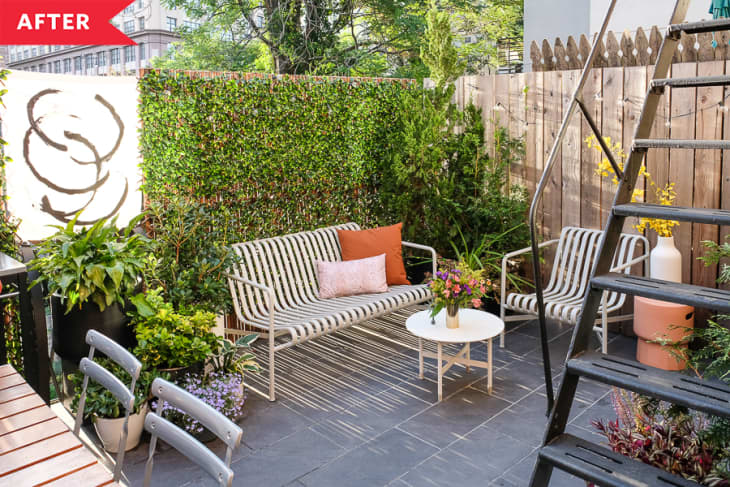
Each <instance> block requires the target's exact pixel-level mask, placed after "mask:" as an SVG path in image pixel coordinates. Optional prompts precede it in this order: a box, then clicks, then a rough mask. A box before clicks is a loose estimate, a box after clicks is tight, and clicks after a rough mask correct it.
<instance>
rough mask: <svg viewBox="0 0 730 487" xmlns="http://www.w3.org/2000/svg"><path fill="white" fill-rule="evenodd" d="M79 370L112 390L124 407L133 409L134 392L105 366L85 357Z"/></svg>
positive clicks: (129, 409)
mask: <svg viewBox="0 0 730 487" xmlns="http://www.w3.org/2000/svg"><path fill="white" fill-rule="evenodd" d="M79 370H80V371H81V372H82V373H83V374H84V375H85V376H87V377H89V378H91V379H94V380H95V381H96V382H98V383H99V384H101V385H102V386H104V388H106V389H107V390H108V391H109V392H111V393H112V395H113V396H114V397H116V398H117V400H118V401H119V402H120V403H122V406H124V409H126V410H128V411H131V410H132V409H133V408H134V394H132V392H131V391H130V390H129V386H127V385H125V384H124V382H122V381H121V380H119V379H118V378H117V376H115V375H114V374H112V373H111V372H109V371H108V370H106V369H105V368H104V367H102V366H101V365H99V364H97V363H96V362H92V361H91V360H89V359H88V358H86V357H84V358H82V359H81V363H80V364H79Z"/></svg>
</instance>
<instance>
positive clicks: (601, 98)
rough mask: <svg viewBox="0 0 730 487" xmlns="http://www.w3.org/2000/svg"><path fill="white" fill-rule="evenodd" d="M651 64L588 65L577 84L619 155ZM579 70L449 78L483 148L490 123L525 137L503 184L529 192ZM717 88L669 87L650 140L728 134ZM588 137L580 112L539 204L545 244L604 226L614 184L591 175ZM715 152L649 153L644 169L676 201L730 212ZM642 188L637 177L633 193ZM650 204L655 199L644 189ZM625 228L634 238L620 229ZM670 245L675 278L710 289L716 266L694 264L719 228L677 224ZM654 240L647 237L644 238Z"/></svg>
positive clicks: (685, 70) (696, 65)
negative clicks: (676, 253) (476, 114)
mask: <svg viewBox="0 0 730 487" xmlns="http://www.w3.org/2000/svg"><path fill="white" fill-rule="evenodd" d="M652 70H653V67H652V66H648V67H647V66H638V67H610V68H609V67H607V68H600V69H595V70H593V72H592V73H591V75H590V79H589V80H588V83H587V85H586V87H585V91H584V99H585V100H586V102H587V104H588V106H589V107H590V110H591V112H592V113H593V114H594V116H595V118H596V121H597V123H598V124H599V126H600V127H601V129H602V132H603V134H604V136H610V137H611V138H612V139H613V140H614V141H621V142H622V144H623V147H624V148H625V150H627V151H628V148H629V147H630V145H631V142H632V139H633V132H634V129H635V127H636V124H637V122H638V116H639V113H640V110H641V106H642V103H643V101H644V97H645V95H646V91H647V80H648V79H650V76H651V73H652ZM672 72H673V76H677V77H679V76H683V77H688V76H696V75H699V76H711V75H722V74H724V73H725V72H728V73H730V64H728V63H727V62H726V61H711V62H693V63H682V64H675V65H674V66H673V67H672ZM579 76H580V71H578V70H568V71H552V72H537V73H524V74H508V75H493V76H466V77H462V78H460V79H459V80H458V81H457V92H456V98H457V102H458V103H459V104H460V105H462V106H463V105H464V103H468V102H469V100H472V101H473V102H474V103H475V104H477V105H479V106H480V107H482V109H483V111H484V114H483V116H484V120H485V123H486V132H487V138H488V140H489V142H488V143H489V144H490V145H491V144H493V140H491V139H492V134H493V129H494V125H495V123H500V124H503V125H508V126H509V130H510V132H511V134H512V135H517V136H522V137H524V140H525V143H526V157H525V160H524V161H523V163H522V164H515V165H513V166H512V168H511V180H512V181H513V182H514V183H516V184H524V185H526V186H527V188H528V189H529V191H530V192H531V193H534V190H535V185H536V181H537V180H539V178H540V175H541V174H542V169H543V162H544V161H545V160H546V159H547V156H548V154H549V152H550V149H551V147H552V143H553V140H554V138H555V135H556V133H557V131H558V129H559V127H560V124H561V121H562V117H563V109H564V107H566V106H567V105H568V103H569V102H570V99H571V96H572V93H573V91H574V90H575V87H576V86H577V83H578V78H579ZM727 96H728V95H726V94H725V93H724V91H723V88H722V87H719V88H702V89H688V90H681V91H679V90H677V91H675V92H674V93H672V92H671V91H670V90H668V91H667V95H666V96H664V97H663V99H662V102H661V104H660V106H659V112H658V118H657V121H656V123H655V126H654V129H653V135H652V137H656V138H669V137H672V138H684V139H692V138H697V139H723V138H728V137H730V115H729V114H728V110H727V107H726V106H725V102H724V100H725V99H726V98H727ZM589 135H591V131H590V128H589V127H588V124H587V123H586V122H585V121H584V120H583V117H581V116H580V114H579V113H578V112H576V115H575V117H574V119H573V120H572V123H571V125H570V128H569V130H568V133H567V137H566V139H565V141H564V144H563V148H562V153H561V155H560V156H559V158H558V164H557V165H556V167H555V170H554V172H553V175H552V177H551V179H550V182H549V185H548V188H547V191H546V192H545V195H544V199H543V212H542V213H541V214H542V230H543V233H544V236H545V237H546V238H553V237H555V236H556V235H558V234H559V232H560V229H561V228H562V227H563V226H566V225H578V226H583V227H588V228H602V227H603V225H604V224H605V222H606V218H607V216H608V213H609V210H610V207H611V202H612V198H613V195H614V191H615V188H614V186H613V184H612V183H611V181H608V180H604V181H602V180H601V178H600V177H599V176H598V175H596V173H595V168H596V164H597V162H599V159H600V157H601V156H600V154H599V153H598V152H597V151H595V150H594V149H589V148H588V147H587V146H586V144H585V142H584V141H585V138H586V137H588V136H589ZM722 152H723V151H697V152H696V154H693V152H692V151H687V150H671V151H670V150H651V151H649V156H648V161H647V165H648V167H647V169H648V171H649V173H650V174H651V175H652V176H653V177H654V179H655V181H656V183H657V185H659V186H663V185H664V184H665V183H666V182H667V181H671V182H674V183H675V184H676V191H677V194H678V196H677V200H676V203H675V204H676V205H681V206H695V207H705V208H730V153H729V154H723V153H722ZM644 185H645V183H644V181H643V178H642V180H641V181H640V182H639V187H640V188H641V187H643V186H644ZM647 197H648V198H649V200H650V201H652V200H653V199H652V198H653V195H651V194H648V193H647ZM625 231H628V232H635V230H634V229H633V228H630V227H629V226H628V225H627V228H626V229H625ZM674 233H675V240H676V242H677V247H678V248H679V249H680V251H681V252H682V255H683V256H684V264H683V269H682V272H683V280H684V282H691V283H694V284H699V285H703V286H710V287H714V286H715V279H716V277H717V268H716V267H714V266H713V267H705V266H704V264H703V263H702V262H699V261H697V258H698V257H700V256H701V255H702V254H703V248H702V246H701V241H703V240H714V241H717V240H718V239H720V238H723V239H724V238H725V236H726V235H727V234H728V229H727V228H720V229H719V228H718V227H717V226H712V225H700V224H692V223H682V224H681V225H680V226H679V227H678V228H676V229H675V232H674ZM647 236H648V237H649V238H650V240H652V243H654V241H655V240H656V238H655V235H654V234H653V232H648V235H647Z"/></svg>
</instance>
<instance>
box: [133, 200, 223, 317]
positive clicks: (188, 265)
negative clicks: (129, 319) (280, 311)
mask: <svg viewBox="0 0 730 487" xmlns="http://www.w3.org/2000/svg"><path fill="white" fill-rule="evenodd" d="M147 214H148V220H147V223H148V224H149V226H150V227H151V228H152V231H153V234H154V240H153V242H152V248H153V253H152V255H153V256H154V257H151V258H150V260H149V261H148V264H149V265H148V267H147V269H146V272H145V276H146V280H147V286H148V287H149V288H155V287H161V288H162V289H163V290H164V294H165V298H166V299H167V300H168V301H169V302H170V303H172V305H173V306H174V307H175V309H191V308H193V307H199V308H201V309H203V310H205V311H212V312H216V313H224V312H226V311H228V310H229V308H230V306H231V299H230V293H229V291H228V284H227V282H226V278H225V272H226V271H227V270H228V269H230V267H231V266H232V265H233V264H234V263H235V262H236V261H237V257H236V254H235V253H234V252H233V249H232V248H231V247H230V246H227V245H225V243H226V242H227V241H229V240H231V239H232V238H233V237H231V236H230V235H229V233H230V232H231V230H232V227H233V216H232V215H231V214H230V212H228V211H227V210H226V208H221V209H220V211H218V212H216V213H214V212H212V211H210V209H209V207H207V206H206V205H203V204H201V203H200V202H198V201H196V200H194V199H192V198H190V197H187V196H182V195H180V194H178V193H170V194H169V195H168V196H166V197H164V198H160V200H158V201H156V202H153V203H152V204H151V205H150V206H149V208H148V213H147Z"/></svg>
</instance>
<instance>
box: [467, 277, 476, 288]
mask: <svg viewBox="0 0 730 487" xmlns="http://www.w3.org/2000/svg"><path fill="white" fill-rule="evenodd" d="M469 285H470V286H471V287H476V285H477V280H476V279H472V280H471V281H469Z"/></svg>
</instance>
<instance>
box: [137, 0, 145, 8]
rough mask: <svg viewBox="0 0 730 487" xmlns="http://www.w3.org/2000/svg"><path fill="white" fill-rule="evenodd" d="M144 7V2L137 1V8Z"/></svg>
mask: <svg viewBox="0 0 730 487" xmlns="http://www.w3.org/2000/svg"><path fill="white" fill-rule="evenodd" d="M142 7H144V0H137V8H142Z"/></svg>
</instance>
